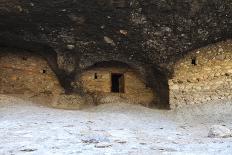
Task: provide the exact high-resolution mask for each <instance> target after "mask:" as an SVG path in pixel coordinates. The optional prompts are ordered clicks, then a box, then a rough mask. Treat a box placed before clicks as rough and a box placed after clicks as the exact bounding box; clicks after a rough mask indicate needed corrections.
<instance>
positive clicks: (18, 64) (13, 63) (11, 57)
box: [0, 48, 63, 94]
mask: <svg viewBox="0 0 232 155" xmlns="http://www.w3.org/2000/svg"><path fill="white" fill-rule="evenodd" d="M62 91H63V89H62V88H61V86H60V84H59V82H58V80H57V78H56V75H55V74H54V73H53V71H52V70H51V68H50V67H49V65H48V63H47V62H46V60H44V59H43V58H42V57H40V56H37V55H32V54H30V53H28V52H25V51H22V50H21V51H20V52H18V50H17V51H16V50H14V49H6V48H1V49H0V93H4V94H25V93H27V94H40V93H46V94H53V93H58V94H59V93H61V92H62Z"/></svg>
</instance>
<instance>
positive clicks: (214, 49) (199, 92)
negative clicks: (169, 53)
mask: <svg viewBox="0 0 232 155" xmlns="http://www.w3.org/2000/svg"><path fill="white" fill-rule="evenodd" d="M169 88H170V106H171V108H174V107H177V106H182V105H185V104H199V103H203V102H207V101H211V100H222V99H226V100H232V41H231V40H229V41H226V42H220V43H218V44H214V45H211V46H208V47H205V48H201V49H198V50H195V51H193V52H191V53H190V54H188V55H186V56H185V57H184V58H182V59H180V60H179V61H178V62H177V63H176V64H175V67H174V75H173V78H172V79H170V80H169Z"/></svg>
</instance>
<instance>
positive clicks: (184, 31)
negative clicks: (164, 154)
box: [0, 0, 232, 105]
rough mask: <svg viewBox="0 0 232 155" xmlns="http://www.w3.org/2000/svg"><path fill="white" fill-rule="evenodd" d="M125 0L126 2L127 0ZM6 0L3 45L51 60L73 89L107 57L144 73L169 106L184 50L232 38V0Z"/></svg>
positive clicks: (0, 23) (0, 17)
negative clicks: (171, 86) (82, 75)
mask: <svg viewBox="0 0 232 155" xmlns="http://www.w3.org/2000/svg"><path fill="white" fill-rule="evenodd" d="M122 2H123V1H122ZM115 4H116V3H112V1H110V0H91V1H86V0H49V1H37V0H24V1H18V0H2V1H1V2H0V46H8V47H13V48H17V49H25V50H27V51H30V52H35V53H37V54H39V55H41V56H42V57H44V58H45V59H46V60H47V62H48V63H49V65H50V66H51V68H52V70H53V71H54V72H55V74H56V75H57V77H58V79H59V81H60V84H61V86H63V87H64V89H65V90H66V92H68V93H70V92H75V93H80V92H81V91H82V90H81V88H78V87H73V85H72V83H73V82H74V81H75V80H76V76H77V75H79V74H80V73H82V72H83V71H84V70H85V69H86V68H88V67H90V66H92V65H94V64H96V63H98V62H102V61H111V60H114V61H119V62H123V63H126V64H128V65H130V66H131V67H132V68H134V69H135V70H136V71H138V72H140V74H141V75H143V79H144V81H146V84H147V85H148V86H149V87H152V88H153V89H154V90H155V91H156V92H159V93H160V94H158V96H159V98H160V99H159V100H160V101H159V102H160V103H162V104H165V105H168V102H169V93H168V90H169V88H168V87H169V84H168V79H169V77H170V76H171V75H172V71H173V67H174V64H175V63H176V62H177V61H178V60H179V59H180V58H182V55H184V54H186V53H188V52H189V51H191V50H194V49H197V48H199V47H202V46H206V45H208V44H211V43H215V42H219V41H222V40H226V39H230V38H231V36H232V17H231V14H232V12H231V10H232V4H231V0H221V1H220V0H213V1H212V0H204V1H200V0H179V1H173V2H171V1H168V0H162V1H160V0H129V1H128V3H123V4H117V5H115Z"/></svg>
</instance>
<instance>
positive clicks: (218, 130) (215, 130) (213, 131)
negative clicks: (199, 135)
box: [208, 125, 232, 138]
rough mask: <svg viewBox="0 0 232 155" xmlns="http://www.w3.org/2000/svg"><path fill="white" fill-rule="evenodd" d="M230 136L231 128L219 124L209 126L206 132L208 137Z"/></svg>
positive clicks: (231, 134)
mask: <svg viewBox="0 0 232 155" xmlns="http://www.w3.org/2000/svg"><path fill="white" fill-rule="evenodd" d="M231 136H232V133H231V130H230V129H228V128H227V127H225V126H221V125H213V126H212V127H211V128H210V130H209V134H208V137H210V138H228V137H231Z"/></svg>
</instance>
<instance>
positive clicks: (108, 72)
mask: <svg viewBox="0 0 232 155" xmlns="http://www.w3.org/2000/svg"><path fill="white" fill-rule="evenodd" d="M81 84H82V87H83V90H84V92H86V93H94V94H95V95H96V96H97V98H99V102H100V103H109V102H117V101H115V98H116V99H119V98H120V99H122V100H123V99H124V101H129V102H131V103H137V104H142V105H144V106H150V105H151V104H152V103H153V102H154V100H155V94H154V93H153V90H152V89H151V88H149V87H147V86H146V84H145V83H144V81H143V80H142V78H141V77H140V76H139V75H138V73H136V72H135V71H134V70H133V69H131V68H127V67H107V66H105V67H95V68H91V69H89V70H87V71H85V72H84V73H83V74H82V75H81Z"/></svg>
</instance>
